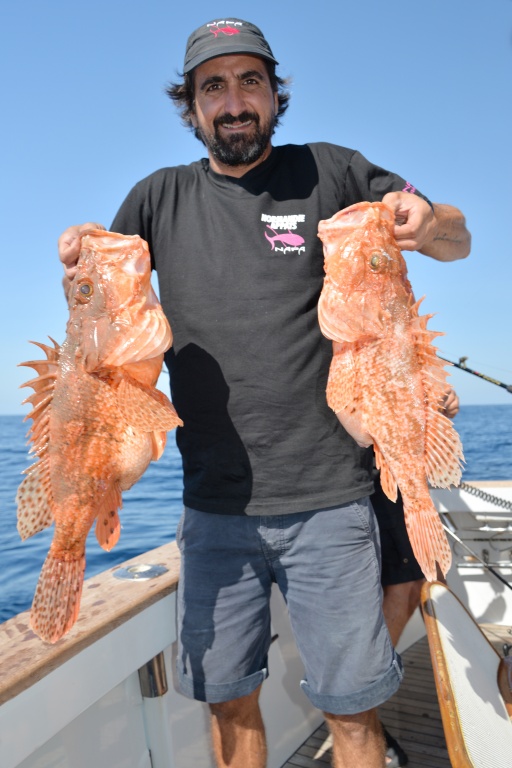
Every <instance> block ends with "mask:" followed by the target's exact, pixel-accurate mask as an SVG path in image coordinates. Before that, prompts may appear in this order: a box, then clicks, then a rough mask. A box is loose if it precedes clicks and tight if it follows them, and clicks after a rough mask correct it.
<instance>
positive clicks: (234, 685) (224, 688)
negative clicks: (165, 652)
mask: <svg viewBox="0 0 512 768" xmlns="http://www.w3.org/2000/svg"><path fill="white" fill-rule="evenodd" d="M177 672H178V685H179V689H180V692H181V693H182V694H183V695H184V696H187V697H188V698H189V699H195V700H196V701H205V702H206V703H207V704H220V703H222V702H224V701H233V699H239V698H240V697H241V696H248V695H249V694H250V693H252V692H253V691H255V690H256V688H258V686H260V685H261V684H262V683H263V681H264V680H266V679H267V677H268V669H266V668H265V667H264V668H263V669H260V670H258V672H253V674H252V675H248V676H247V677H242V678H241V679H240V680H233V681H231V682H229V683H204V682H197V681H194V680H193V679H192V678H191V677H189V676H188V675H187V674H185V672H183V670H181V669H178V670H177Z"/></svg>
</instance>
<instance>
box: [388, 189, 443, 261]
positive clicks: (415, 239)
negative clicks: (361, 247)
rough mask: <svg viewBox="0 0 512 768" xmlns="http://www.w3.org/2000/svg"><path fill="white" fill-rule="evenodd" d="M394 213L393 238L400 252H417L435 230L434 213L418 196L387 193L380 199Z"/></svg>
mask: <svg viewBox="0 0 512 768" xmlns="http://www.w3.org/2000/svg"><path fill="white" fill-rule="evenodd" d="M382 202H383V203H385V204H386V205H388V206H389V207H390V208H391V209H392V210H393V211H394V213H395V238H396V242H397V245H398V247H399V248H400V249H401V250H402V251H419V250H420V248H421V247H422V246H423V245H424V244H425V243H426V242H428V240H430V238H431V237H432V234H433V231H434V229H435V217H434V212H433V210H432V208H431V207H430V205H429V204H428V203H427V202H426V201H425V200H423V198H422V197H418V195H413V194H411V193H409V192H388V193H387V194H386V195H384V197H383V198H382Z"/></svg>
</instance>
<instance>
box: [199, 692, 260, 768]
mask: <svg viewBox="0 0 512 768" xmlns="http://www.w3.org/2000/svg"><path fill="white" fill-rule="evenodd" d="M260 690H261V686H260V687H259V688H257V689H256V690H255V691H253V693H250V694H249V695H248V696H242V697H241V698H239V699H234V700H233V701H226V702H223V703H222V704H210V711H211V715H212V740H213V751H214V754H215V761H216V763H217V766H218V768H227V767H228V766H229V768H265V766H266V764H267V746H266V742H265V729H264V726H263V720H262V717H261V712H260V707H259V704H258V698H259V694H260Z"/></svg>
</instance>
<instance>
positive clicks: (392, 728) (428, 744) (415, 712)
mask: <svg viewBox="0 0 512 768" xmlns="http://www.w3.org/2000/svg"><path fill="white" fill-rule="evenodd" d="M482 629H483V630H484V632H485V633H486V635H487V637H488V638H489V640H490V641H491V643H492V644H493V645H494V646H495V647H496V649H497V650H498V651H499V652H500V654H502V646H503V643H508V644H510V643H512V629H511V628H509V627H507V626H502V625H497V624H483V625H482ZM402 661H403V663H404V667H405V677H404V681H403V683H402V685H401V686H400V690H399V691H398V693H396V694H395V696H393V697H392V698H391V699H390V700H389V701H387V702H386V703H385V704H383V706H382V707H379V714H380V717H381V720H382V722H383V723H384V724H385V726H386V727H387V729H388V730H389V732H390V733H392V734H393V736H394V737H395V738H396V739H397V740H398V741H399V742H400V744H401V746H402V747H403V749H404V751H405V752H406V753H407V755H408V756H409V763H408V768H451V762H450V760H449V758H448V752H447V749H446V743H445V739H444V734H443V725H442V722H441V713H440V711H439V706H438V702H437V694H436V688H435V683H434V674H433V671H432V665H431V663H430V651H429V647H428V642H427V638H426V636H425V637H423V638H422V639H421V640H418V641H417V642H416V643H414V645H412V646H411V647H410V648H408V649H407V651H405V652H404V653H403V654H402ZM331 759H332V751H331V736H330V734H329V732H328V730H327V726H326V724H325V723H324V724H323V725H321V726H320V727H319V728H318V729H317V730H316V731H315V732H314V733H313V734H312V735H311V736H310V737H309V739H308V740H307V741H305V742H304V744H303V745H302V746H301V747H300V748H299V749H298V750H297V752H296V753H295V754H294V755H292V757H290V758H289V760H288V761H287V762H286V763H285V764H284V765H283V766H282V768H325V767H326V766H329V765H331Z"/></svg>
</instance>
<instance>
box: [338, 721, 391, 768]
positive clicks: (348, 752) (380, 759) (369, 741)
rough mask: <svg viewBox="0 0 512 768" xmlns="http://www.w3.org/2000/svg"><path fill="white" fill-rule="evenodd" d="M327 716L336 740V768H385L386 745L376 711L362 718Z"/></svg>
mask: <svg viewBox="0 0 512 768" xmlns="http://www.w3.org/2000/svg"><path fill="white" fill-rule="evenodd" d="M324 714H325V718H326V720H327V724H328V726H329V729H330V731H331V733H332V737H333V748H332V754H333V766H334V768H384V766H385V764H386V763H385V754H386V745H385V741H384V736H383V733H382V728H381V725H380V723H379V719H378V717H377V712H376V710H375V709H370V710H369V711H367V712H361V713H360V714H358V715H330V714H328V713H327V712H324Z"/></svg>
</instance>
